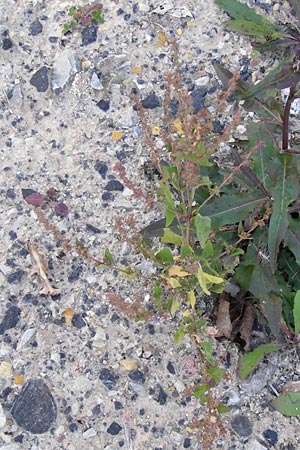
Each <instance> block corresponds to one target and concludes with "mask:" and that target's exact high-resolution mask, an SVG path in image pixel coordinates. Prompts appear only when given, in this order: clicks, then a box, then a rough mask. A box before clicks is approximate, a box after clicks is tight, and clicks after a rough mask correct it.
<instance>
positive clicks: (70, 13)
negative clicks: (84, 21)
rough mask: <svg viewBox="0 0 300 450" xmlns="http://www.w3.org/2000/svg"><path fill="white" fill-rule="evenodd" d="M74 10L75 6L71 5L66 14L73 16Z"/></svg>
mask: <svg viewBox="0 0 300 450" xmlns="http://www.w3.org/2000/svg"><path fill="white" fill-rule="evenodd" d="M75 12H77V10H76V8H75V6H71V8H69V10H68V16H73V14H75Z"/></svg>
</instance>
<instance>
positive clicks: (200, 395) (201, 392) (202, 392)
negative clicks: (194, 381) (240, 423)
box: [193, 384, 211, 403]
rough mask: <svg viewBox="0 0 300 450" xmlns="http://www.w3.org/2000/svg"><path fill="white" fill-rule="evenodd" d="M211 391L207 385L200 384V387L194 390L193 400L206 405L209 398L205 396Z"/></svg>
mask: <svg viewBox="0 0 300 450" xmlns="http://www.w3.org/2000/svg"><path fill="white" fill-rule="evenodd" d="M210 389H211V386H209V384H201V385H200V386H197V387H196V389H194V392H193V394H194V396H195V398H197V399H199V400H200V401H201V402H202V403H207V402H208V400H209V396H208V395H207V392H208V391H209V390H210Z"/></svg>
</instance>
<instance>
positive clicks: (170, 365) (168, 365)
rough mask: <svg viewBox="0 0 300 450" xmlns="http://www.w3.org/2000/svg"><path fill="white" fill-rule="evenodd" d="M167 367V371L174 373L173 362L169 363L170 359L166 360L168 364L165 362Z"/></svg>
mask: <svg viewBox="0 0 300 450" xmlns="http://www.w3.org/2000/svg"><path fill="white" fill-rule="evenodd" d="M167 369H168V371H169V372H170V373H171V374H172V375H175V373H176V371H175V367H174V366H173V364H172V363H171V361H169V362H168V364H167Z"/></svg>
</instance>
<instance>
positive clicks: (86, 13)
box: [63, 3, 104, 34]
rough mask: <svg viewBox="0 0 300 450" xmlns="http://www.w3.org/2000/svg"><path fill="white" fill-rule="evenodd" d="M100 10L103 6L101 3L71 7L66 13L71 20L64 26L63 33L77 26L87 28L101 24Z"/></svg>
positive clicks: (102, 20)
mask: <svg viewBox="0 0 300 450" xmlns="http://www.w3.org/2000/svg"><path fill="white" fill-rule="evenodd" d="M102 10H103V5H102V4H101V3H93V4H91V5H85V6H83V7H78V8H76V7H75V6H71V8H70V9H69V11H68V16H71V17H72V19H71V21H70V22H68V23H65V24H64V26H63V33H64V34H65V33H67V32H68V31H73V30H74V29H75V28H77V27H78V26H83V27H89V26H91V25H93V24H96V23H103V22H104V19H103V15H102V14H103V12H102Z"/></svg>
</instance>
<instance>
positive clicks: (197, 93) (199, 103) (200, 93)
mask: <svg viewBox="0 0 300 450" xmlns="http://www.w3.org/2000/svg"><path fill="white" fill-rule="evenodd" d="M206 94H207V89H206V88H205V87H202V88H198V89H195V90H194V91H193V92H192V93H191V98H192V101H193V107H194V113H195V114H197V113H198V112H199V111H200V110H201V109H203V108H204V103H203V99H204V97H205V96H206Z"/></svg>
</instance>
